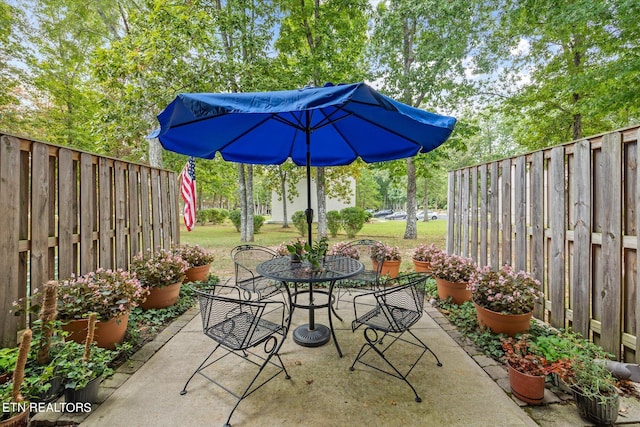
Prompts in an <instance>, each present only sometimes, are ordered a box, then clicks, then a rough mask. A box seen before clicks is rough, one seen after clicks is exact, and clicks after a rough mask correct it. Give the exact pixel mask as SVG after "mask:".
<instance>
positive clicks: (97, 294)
mask: <svg viewBox="0 0 640 427" xmlns="http://www.w3.org/2000/svg"><path fill="white" fill-rule="evenodd" d="M57 294H58V305H57V309H58V318H59V319H61V320H72V319H81V318H83V317H86V315H87V313H89V312H95V313H97V315H98V318H99V320H104V321H106V320H109V319H111V318H113V317H117V316H119V315H121V314H124V313H127V312H129V311H130V310H131V309H132V308H134V307H137V306H138V305H139V304H140V303H141V302H142V301H144V299H145V298H146V296H147V294H148V291H147V290H146V289H145V288H144V287H143V286H142V284H141V283H140V281H139V280H138V279H137V278H136V276H135V275H132V274H131V273H129V272H128V271H124V270H122V269H118V270H104V269H102V268H99V269H98V270H96V271H93V272H90V273H87V274H84V275H82V276H72V277H71V278H70V279H68V280H63V281H62V282H60V283H59V284H58V287H57Z"/></svg>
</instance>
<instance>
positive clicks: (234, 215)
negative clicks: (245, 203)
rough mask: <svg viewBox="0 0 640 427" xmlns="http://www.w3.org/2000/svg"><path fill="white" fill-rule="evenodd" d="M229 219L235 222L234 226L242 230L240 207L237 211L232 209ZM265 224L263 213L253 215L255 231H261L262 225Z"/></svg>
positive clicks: (238, 230) (237, 229)
mask: <svg viewBox="0 0 640 427" xmlns="http://www.w3.org/2000/svg"><path fill="white" fill-rule="evenodd" d="M229 219H230V220H231V222H232V223H233V226H234V227H235V228H236V231H237V232H238V233H239V232H240V225H241V222H242V219H241V214H240V209H236V210H235V211H231V213H230V214H229ZM263 224H264V217H263V216H262V215H254V216H253V231H254V232H255V233H257V232H259V231H260V228H262V225H263Z"/></svg>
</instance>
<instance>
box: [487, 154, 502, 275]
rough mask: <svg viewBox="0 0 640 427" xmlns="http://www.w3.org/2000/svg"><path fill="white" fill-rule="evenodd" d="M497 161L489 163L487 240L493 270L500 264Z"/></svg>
mask: <svg viewBox="0 0 640 427" xmlns="http://www.w3.org/2000/svg"><path fill="white" fill-rule="evenodd" d="M499 179H500V176H499V172H498V162H493V163H491V193H490V196H491V203H490V211H491V235H490V236H491V238H490V242H489V257H490V258H491V268H493V269H494V270H495V269H497V268H498V267H499V266H500V258H499V254H500V192H499V190H498V189H499V182H498V181H499Z"/></svg>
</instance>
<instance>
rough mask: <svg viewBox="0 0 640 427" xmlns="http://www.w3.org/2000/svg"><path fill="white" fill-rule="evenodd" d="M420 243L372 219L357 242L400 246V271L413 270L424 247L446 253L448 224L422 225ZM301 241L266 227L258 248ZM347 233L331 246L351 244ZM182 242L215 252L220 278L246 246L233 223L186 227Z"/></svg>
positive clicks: (398, 225) (393, 224) (291, 231)
mask: <svg viewBox="0 0 640 427" xmlns="http://www.w3.org/2000/svg"><path fill="white" fill-rule="evenodd" d="M417 225H418V239H416V240H405V239H404V238H403V236H404V230H405V226H406V222H405V221H384V220H376V219H372V220H371V222H370V223H367V224H365V225H364V227H363V228H362V230H360V233H358V235H357V236H356V239H374V240H380V241H382V242H384V243H386V244H389V245H392V246H398V248H399V249H400V253H401V254H402V265H401V266H400V270H401V271H402V270H413V263H412V261H411V253H412V252H413V249H414V248H415V247H416V246H418V245H419V244H420V243H426V244H431V243H435V244H436V246H438V247H440V248H442V249H444V248H445V242H446V233H447V221H445V220H442V219H440V220H435V221H428V222H423V221H418V224H417ZM316 236H317V235H316V234H314V238H315V237H316ZM297 237H301V236H300V234H299V233H298V231H297V230H296V229H295V227H293V225H291V226H290V227H289V228H282V224H264V225H263V226H262V228H261V229H260V232H259V233H256V234H255V240H254V242H253V243H254V244H257V245H262V246H268V247H270V248H275V247H276V246H278V245H279V244H280V243H282V242H284V241H289V240H293V239H295V238H297ZM348 240H351V239H348V238H347V235H346V234H344V232H341V233H339V234H338V235H337V236H336V237H335V238H329V244H330V245H331V244H333V243H336V242H340V241H348ZM180 242H181V243H191V244H198V245H201V246H203V247H205V248H207V249H209V250H211V251H212V252H213V253H214V254H215V256H216V260H215V261H214V262H213V264H212V266H211V273H212V274H215V275H216V276H219V277H220V278H224V277H230V276H232V275H233V263H232V262H231V258H230V256H229V252H230V251H231V249H232V248H234V247H235V246H237V245H240V244H242V242H241V241H240V233H238V232H237V231H236V230H235V228H234V227H233V225H232V224H231V222H230V221H226V222H225V223H224V224H222V225H204V226H203V225H197V226H196V227H195V228H194V229H193V230H192V231H190V232H189V231H187V230H186V228H184V226H183V227H182V228H181V229H180Z"/></svg>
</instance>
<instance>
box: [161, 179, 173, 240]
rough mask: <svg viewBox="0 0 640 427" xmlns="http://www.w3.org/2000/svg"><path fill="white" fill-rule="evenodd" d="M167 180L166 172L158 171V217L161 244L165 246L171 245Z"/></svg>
mask: <svg viewBox="0 0 640 427" xmlns="http://www.w3.org/2000/svg"><path fill="white" fill-rule="evenodd" d="M168 189H169V181H168V179H167V174H166V173H164V172H161V173H160V188H159V192H160V209H161V212H160V217H161V218H162V219H161V221H162V245H163V247H165V248H168V247H171V222H170V221H169V207H170V206H169V197H168Z"/></svg>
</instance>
